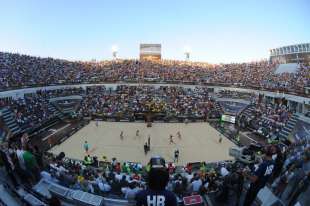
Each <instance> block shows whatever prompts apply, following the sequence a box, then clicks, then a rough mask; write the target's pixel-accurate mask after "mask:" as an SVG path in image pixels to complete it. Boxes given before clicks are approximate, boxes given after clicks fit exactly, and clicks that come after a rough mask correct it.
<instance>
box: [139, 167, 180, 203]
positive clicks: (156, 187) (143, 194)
mask: <svg viewBox="0 0 310 206" xmlns="http://www.w3.org/2000/svg"><path fill="white" fill-rule="evenodd" d="M168 181H169V173H168V171H167V169H166V168H165V167H162V168H151V170H150V172H149V173H148V189H145V190H142V191H140V192H139V193H138V194H137V195H136V206H177V199H176V196H175V194H174V193H172V192H170V191H168V190H166V189H165V188H166V185H167V183H168Z"/></svg>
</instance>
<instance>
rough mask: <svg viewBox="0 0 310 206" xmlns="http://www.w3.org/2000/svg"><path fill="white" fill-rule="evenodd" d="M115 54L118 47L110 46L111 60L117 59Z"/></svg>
mask: <svg viewBox="0 0 310 206" xmlns="http://www.w3.org/2000/svg"><path fill="white" fill-rule="evenodd" d="M117 52H118V46H117V45H113V46H112V56H113V59H117Z"/></svg>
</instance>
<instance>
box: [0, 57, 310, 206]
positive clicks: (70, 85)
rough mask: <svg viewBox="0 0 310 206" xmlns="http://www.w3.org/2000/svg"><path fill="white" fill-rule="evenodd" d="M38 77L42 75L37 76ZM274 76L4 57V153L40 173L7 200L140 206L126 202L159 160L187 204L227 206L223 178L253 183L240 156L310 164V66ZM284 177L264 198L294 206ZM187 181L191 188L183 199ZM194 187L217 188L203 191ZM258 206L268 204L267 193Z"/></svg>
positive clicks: (0, 83)
mask: <svg viewBox="0 0 310 206" xmlns="http://www.w3.org/2000/svg"><path fill="white" fill-rule="evenodd" d="M40 67H44V68H45V69H44V70H42V71H40V72H37V70H36V69H37V68H40ZM20 68H22V69H20ZM55 68H56V69H55ZM277 68H278V66H277V65H276V64H273V63H268V62H266V61H260V62H252V63H243V64H223V65H216V66H213V65H210V64H207V63H195V62H182V61H168V60H156V61H149V60H117V61H114V60H113V62H112V61H104V62H90V63H89V62H87V63H86V62H70V61H65V60H59V59H52V58H39V57H32V56H26V55H20V54H12V53H0V73H1V77H2V78H1V79H0V87H1V90H2V91H1V92H0V106H1V108H0V111H1V113H0V126H1V130H0V131H1V133H0V135H1V139H2V142H3V143H4V145H5V143H6V142H8V143H9V148H8V147H7V146H3V147H2V149H1V151H2V152H4V153H5V152H6V151H8V149H10V150H12V151H16V153H20V152H22V153H26V154H28V155H29V154H31V155H33V156H31V155H30V158H31V157H32V158H35V159H36V166H35V167H30V168H26V170H29V171H31V172H32V174H33V175H29V174H28V173H26V174H23V173H21V174H20V173H16V175H14V176H13V177H11V176H9V179H10V181H3V180H2V182H5V183H4V185H6V187H7V188H4V189H3V190H4V191H5V192H8V194H9V193H12V192H14V193H17V194H18V196H19V197H20V198H19V199H18V200H17V202H19V201H22V202H28V204H30V205H33V204H35V202H39V203H40V204H42V205H44V204H47V202H48V199H50V198H51V197H52V196H53V197H57V198H58V199H60V200H61V201H62V202H63V203H64V204H68V205H70V204H71V205H102V204H105V205H116V206H118V205H134V200H133V199H130V198H129V197H128V193H129V192H132V191H136V192H137V191H139V190H141V189H143V188H145V187H146V185H147V179H146V174H147V167H148V163H149V160H150V158H151V157H153V156H155V155H156V156H157V155H160V156H161V157H163V158H164V159H165V160H166V167H167V168H168V170H169V172H170V175H171V179H170V180H169V184H168V187H169V188H170V190H171V191H173V192H174V193H175V194H176V195H177V197H178V202H179V203H180V204H183V201H184V200H186V198H185V199H183V198H184V197H188V198H192V197H193V196H192V195H193V194H199V195H201V197H203V201H204V202H205V204H210V205H218V204H220V202H221V201H219V199H218V197H217V196H218V195H219V194H220V193H221V191H222V187H223V186H225V184H226V178H232V177H235V176H238V177H239V178H241V179H242V181H240V182H239V181H238V184H239V186H241V188H243V189H244V190H246V184H245V185H243V184H242V182H243V181H245V182H247V181H248V180H247V179H244V180H243V175H240V173H238V171H240V169H244V168H245V167H246V164H245V163H244V162H240V161H235V159H234V158H233V157H232V156H229V151H230V149H231V148H235V149H234V150H231V151H241V152H242V151H247V150H248V148H249V151H250V153H251V152H252V153H251V154H253V151H256V149H257V148H260V147H264V146H265V145H270V144H272V145H276V148H278V150H279V151H280V150H281V149H283V148H286V149H283V150H281V151H282V152H283V153H277V154H278V155H279V157H283V156H284V154H285V155H286V156H287V162H291V161H293V160H294V158H298V157H300V155H302V156H304V161H305V164H308V163H309V162H308V159H307V158H308V156H307V154H308V153H307V151H308V149H300V148H301V147H307V146H305V145H308V140H309V134H308V133H309V132H308V131H309V122H310V121H309V118H308V117H307V116H306V115H305V114H306V113H307V112H308V111H309V109H310V98H309V96H308V94H307V93H306V86H307V85H309V78H307V75H309V68H308V67H307V66H306V65H301V66H300V67H298V68H296V71H294V74H292V73H289V71H288V70H286V69H284V70H282V71H281V72H277ZM278 69H279V68H278ZM245 70H246V72H245ZM27 73H31V74H32V75H27ZM69 74H70V75H69ZM81 74H82V75H81ZM267 77H268V78H267ZM255 84H256V85H260V86H259V87H257V86H255ZM137 131H138V133H137ZM170 135H172V140H173V143H171V142H169V141H170V140H169V136H170ZM149 137H150V142H151V144H150V145H148V147H149V150H144V144H147V142H148V138H149ZM85 141H87V144H88V145H89V146H87V147H90V148H89V150H88V151H86V152H85V151H84V148H83V146H84V143H85ZM253 145H254V146H253ZM33 146H36V147H33ZM20 147H21V148H22V149H21V148H20ZM253 148H256V149H255V150H253V151H252V149H253ZM287 148H289V149H287ZM307 148H308V147H307ZM177 149H178V150H179V151H180V156H179V158H178V161H176V159H175V157H174V151H175V150H177ZM297 151H298V152H297ZM300 151H301V152H300ZM261 152H263V151H261ZM4 153H3V154H4ZM250 153H249V154H250ZM13 154H14V153H13ZM43 154H44V155H43ZM249 154H248V153H247V152H246V153H245V154H244V153H242V158H245V159H247V158H252V156H251V155H249ZM297 154H298V155H299V156H298V157H296V155H297ZM88 155H89V156H88ZM2 157H3V155H2ZM253 158H254V157H253ZM260 158H261V156H259V155H258V156H257V157H255V158H254V159H260ZM26 159H27V158H26ZM13 160H14V161H13V162H14V163H15V164H17V165H19V160H18V159H16V158H15V159H14V158H13ZM27 167H29V165H27ZM7 169H8V171H10V169H9V168H7ZM287 169H288V168H287V167H286V166H283V168H282V167H281V168H280V169H279V170H281V171H282V172H284V171H286V170H287ZM20 171H24V169H23V168H20ZM14 174H15V173H14ZM27 174H28V175H27ZM20 175H24V176H20ZM123 176H124V178H125V179H124V180H123V181H121V180H122V178H123ZM1 177H2V179H4V178H8V176H7V175H5V174H4V175H3V176H1ZM99 177H100V178H99ZM280 177H281V178H282V176H275V177H274V178H273V180H274V182H271V183H273V187H265V188H264V190H262V191H263V192H264V193H268V194H269V195H268V197H270V198H271V199H272V201H274V202H278V204H282V205H285V204H288V203H289V201H290V200H287V199H283V198H282V197H281V196H279V195H278V192H277V189H278V185H277V181H275V180H278V179H279V178H280ZM23 178H24V179H23ZM98 178H99V179H98ZM277 178H278V179H277ZM133 180H135V181H133ZM180 180H182V181H183V184H184V185H185V186H184V187H182V188H179V189H177V188H176V186H175V185H177V184H178V181H180ZM14 181H16V182H17V183H16V182H14ZM196 181H197V182H196ZM121 182H122V184H124V185H119V184H120V183H121ZM132 182H134V183H132ZM193 182H195V183H193ZM200 182H201V183H200ZM129 183H132V184H129ZM196 183H197V184H204V185H206V184H207V185H208V186H206V187H199V188H198V189H197V188H195V187H194V185H195V184H196ZM15 184H19V185H21V186H20V187H18V188H19V189H17V190H16V189H15V188H14V185H15ZM129 185H130V186H129ZM226 186H227V185H226ZM243 186H244V187H243ZM279 187H280V186H279ZM287 190H289V188H287ZM242 194H243V195H241V196H240V197H239V198H240V201H242V200H243V199H244V193H242ZM285 195H286V193H284V196H285ZM193 198H194V197H193ZM1 200H2V199H1ZM257 200H259V201H261V202H269V201H271V200H270V199H267V198H266V196H264V195H261V194H260V195H258V198H257ZM2 201H8V200H2ZM11 201H12V202H14V201H13V200H11ZM12 204H13V203H12Z"/></svg>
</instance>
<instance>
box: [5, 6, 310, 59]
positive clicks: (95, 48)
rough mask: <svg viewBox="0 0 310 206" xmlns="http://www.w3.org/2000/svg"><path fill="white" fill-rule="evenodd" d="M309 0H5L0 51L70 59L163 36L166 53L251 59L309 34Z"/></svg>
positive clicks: (309, 38)
mask: <svg viewBox="0 0 310 206" xmlns="http://www.w3.org/2000/svg"><path fill="white" fill-rule="evenodd" d="M309 10H310V1H309V0H213V1H209V0H187V1H183V0H156V1H148V0H123V1H121V0H110V1H108V0H98V1H92V0H89V1H86V0H20V1H17V0H7V1H4V0H0V51H11V52H19V53H25V54H30V55H37V56H43V57H46V56H51V57H57V58H64V59H71V60H90V59H97V60H102V59H111V46H112V45H114V44H117V45H118V47H119V57H120V58H137V57H138V55H139V44H140V43H161V44H162V54H163V58H165V59H181V60H182V59H184V54H183V48H184V46H186V45H187V46H189V47H190V48H191V50H192V55H191V60H193V61H206V62H211V63H219V62H244V61H252V60H259V59H262V58H267V57H268V55H269V52H268V51H269V49H270V48H274V47H279V46H285V45H291V44H296V43H306V42H310V23H309V22H310V12H309Z"/></svg>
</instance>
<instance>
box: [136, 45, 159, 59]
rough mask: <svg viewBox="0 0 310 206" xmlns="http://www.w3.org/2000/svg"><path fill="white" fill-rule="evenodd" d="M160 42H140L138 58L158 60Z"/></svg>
mask: <svg viewBox="0 0 310 206" xmlns="http://www.w3.org/2000/svg"><path fill="white" fill-rule="evenodd" d="M160 59H161V44H140V60H160Z"/></svg>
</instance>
